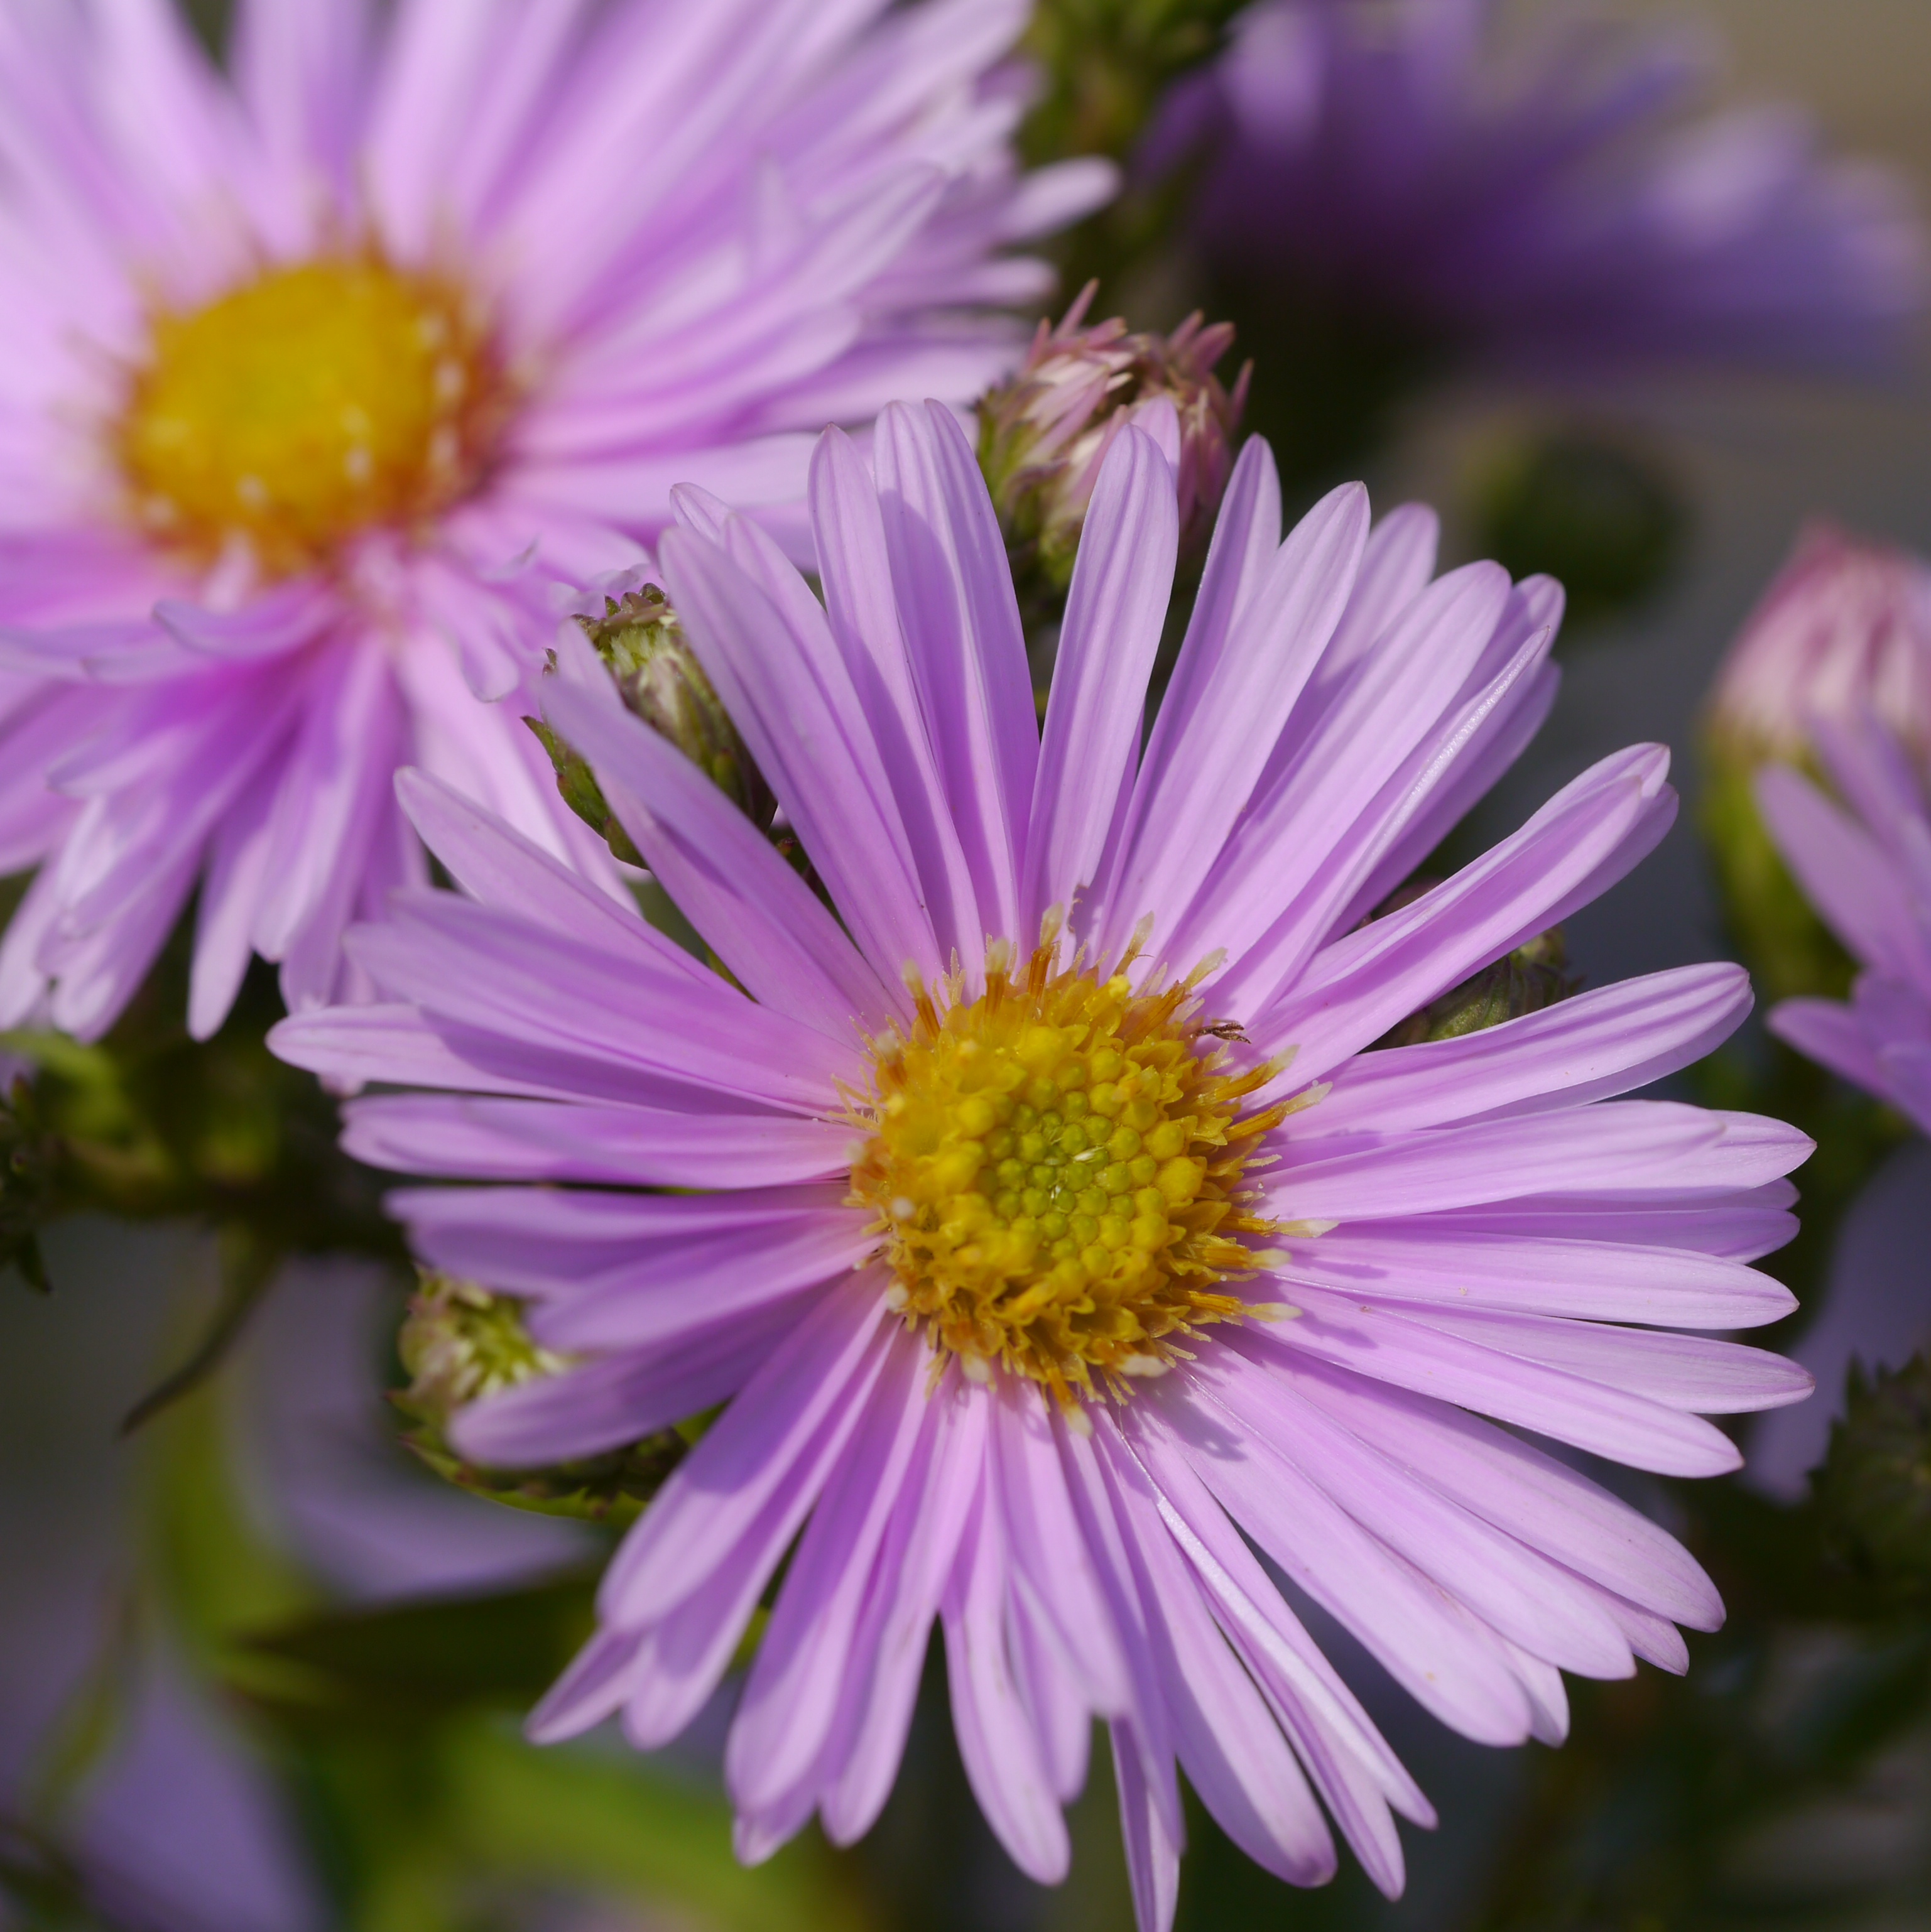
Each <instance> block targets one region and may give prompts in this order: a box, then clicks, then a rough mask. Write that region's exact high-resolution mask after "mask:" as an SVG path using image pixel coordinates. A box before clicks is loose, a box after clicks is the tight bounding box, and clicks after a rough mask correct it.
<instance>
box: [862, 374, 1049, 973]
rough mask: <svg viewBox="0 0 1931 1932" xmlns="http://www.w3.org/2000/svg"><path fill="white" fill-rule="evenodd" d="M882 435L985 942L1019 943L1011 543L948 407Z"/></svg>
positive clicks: (903, 593)
mask: <svg viewBox="0 0 1931 1932" xmlns="http://www.w3.org/2000/svg"><path fill="white" fill-rule="evenodd" d="M874 434H875V444H874V452H873V461H874V463H875V466H876V468H877V471H878V500H879V505H880V508H881V511H882V512H883V515H884V529H885V547H886V550H887V553H888V554H889V556H890V559H891V569H892V581H893V587H894V589H895V590H896V593H897V599H898V607H899V622H901V624H902V625H903V626H904V630H905V643H906V646H907V648H908V650H909V651H910V652H911V661H912V667H913V674H914V678H915V679H916V682H917V686H918V691H919V695H920V700H921V703H922V706H923V710H924V712H925V717H926V725H927V728H928V729H929V731H930V732H931V734H932V746H933V749H934V751H935V754H936V756H937V759H938V769H939V772H940V775H941V778H943V780H944V785H945V792H946V796H947V799H948V800H949V801H950V805H951V808H952V820H953V824H954V825H955V826H956V827H957V828H958V830H959V838H960V839H961V841H962V844H963V846H964V848H965V856H966V862H967V864H968V865H969V867H970V868H971V870H972V880H973V886H974V890H975V896H976V898H977V899H978V908H979V913H980V916H981V918H982V919H984V921H985V923H986V936H987V937H991V938H1007V939H1010V940H1012V941H1014V942H1015V943H1017V944H1020V945H1021V946H1025V945H1027V944H1030V943H1031V941H1032V938H1033V935H1032V933H1030V932H1027V931H1025V930H1024V929H1023V925H1022V921H1021V917H1020V904H1019V868H1020V859H1021V853H1020V839H1021V838H1022V836H1023V829H1024V827H1025V825H1026V817H1027V814H1028V811H1029V807H1030V805H1031V802H1032V790H1033V775H1034V772H1035V769H1036V767H1037V765H1038V756H1039V751H1038V747H1039V737H1038V727H1037V725H1036V724H1035V712H1034V709H1033V701H1032V680H1031V678H1030V677H1029V675H1028V673H1027V670H1026V644H1025V640H1024V639H1023V637H1022V636H1021V634H1020V622H1019V607H1018V604H1017V601H1015V599H1014V595H1013V587H1012V575H1011V569H1010V567H1009V566H1008V563H1007V562H1006V554H1005V543H1004V541H1003V540H1002V538H1001V537H1000V535H999V525H998V523H997V522H996V520H995V519H994V517H993V506H992V501H991V499H990V497H989V496H987V493H986V484H985V481H984V478H983V477H981V475H980V473H979V465H978V460H977V459H976V458H975V457H974V455H973V454H972V448H971V446H970V445H969V443H967V442H966V440H965V432H964V431H962V430H961V429H960V428H959V425H958V423H957V422H956V420H955V419H954V418H953V416H952V414H951V413H950V410H946V409H944V408H942V407H941V406H940V405H938V404H935V403H934V404H928V405H927V406H926V407H925V408H924V409H923V410H919V409H913V408H910V407H906V406H905V405H904V404H893V405H891V406H890V407H888V408H887V410H886V411H885V413H884V415H883V416H881V417H880V418H879V419H878V427H877V429H876V431H875V433H874Z"/></svg>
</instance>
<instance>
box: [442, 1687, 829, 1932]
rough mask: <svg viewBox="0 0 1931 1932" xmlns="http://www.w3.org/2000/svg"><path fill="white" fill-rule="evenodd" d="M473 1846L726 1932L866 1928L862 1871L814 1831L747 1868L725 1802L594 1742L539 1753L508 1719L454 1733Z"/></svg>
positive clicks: (449, 1762)
mask: <svg viewBox="0 0 1931 1932" xmlns="http://www.w3.org/2000/svg"><path fill="white" fill-rule="evenodd" d="M444 1764H445V1766H446V1776H447V1778H448V1779H449V1793H450V1798H449V1806H450V1812H451V1816H452V1820H453V1821H454V1824H455V1832H456V1834H457V1842H458V1844H459V1845H460V1846H461V1849H462V1850H463V1852H464V1854H465V1855H467V1856H468V1857H470V1858H473V1859H474V1860H476V1861H477V1862H478V1863H479V1864H482V1865H485V1866H487V1867H489V1868H490V1869H492V1870H496V1871H498V1872H501V1873H506V1874H515V1875H517V1876H522V1877H525V1878H529V1879H551V1880H561V1881H566V1882H571V1883H573V1884H578V1885H591V1886H602V1887H608V1888H611V1889H613V1890H620V1891H626V1892H629V1893H631V1894H633V1895H635V1896H637V1897H641V1898H644V1899H649V1900H653V1901H656V1902H659V1903H662V1904H663V1905H665V1906H671V1907H673V1908H681V1909H683V1910H684V1911H686V1912H689V1913H690V1914H692V1915H694V1916H695V1918H697V1920H698V1922H699V1923H700V1924H702V1925H704V1927H714V1928H716V1932H845V1928H850V1932H859V1928H861V1927H863V1926H864V1925H865V1924H866V1922H867V1919H866V1914H865V1912H864V1911H863V1906H862V1903H861V1901H860V1896H859V1894H858V1892H857V1888H856V1885H855V1884H854V1874H853V1873H851V1869H850V1867H848V1864H845V1861H842V1860H840V1859H839V1858H837V1857H836V1855H834V1854H833V1852H831V1851H830V1849H829V1848H828V1847H827V1846H825V1844H824V1842H823V1841H821V1840H820V1839H818V1838H817V1837H816V1836H815V1835H806V1836H804V1837H801V1838H797V1839H794V1840H793V1841H792V1842H791V1843H790V1844H789V1845H788V1846H785V1849H783V1850H782V1851H781V1852H779V1853H778V1854H777V1855H776V1856H775V1857H774V1858H771V1859H770V1861H768V1862H767V1863H765V1864H761V1865H758V1866H755V1867H749V1868H746V1867H744V1866H742V1865H740V1864H738V1862H737V1859H736V1858H735V1857H734V1855H733V1853H732V1851H731V1813H730V1808H729V1806H728V1805H726V1803H725V1801H724V1800H723V1799H722V1797H720V1796H716V1795H714V1794H713V1793H710V1792H707V1791H705V1790H702V1789H701V1788H699V1787H695V1785H693V1784H687V1783H686V1782H684V1781H682V1780H679V1779H676V1778H672V1777H671V1776H669V1775H666V1774H665V1772H663V1771H662V1770H661V1769H658V1768H657V1767H656V1766H653V1765H651V1764H650V1763H647V1761H645V1760H641V1759H639V1758H637V1757H633V1756H629V1755H624V1756H618V1755H617V1754H612V1753H606V1752H603V1751H599V1750H597V1749H596V1748H595V1747H593V1746H585V1747H576V1748H572V1747H568V1746H564V1747H552V1748H548V1749H539V1748H536V1747H534V1746H532V1745H526V1744H524V1742H522V1741H521V1739H519V1738H518V1737H517V1736H515V1734H514V1733H512V1731H511V1730H509V1728H508V1727H506V1725H504V1724H502V1723H500V1722H497V1723H491V1722H489V1721H478V1722H476V1723H473V1724H470V1725H467V1726H465V1727H461V1728H460V1729H457V1730H452V1731H451V1732H450V1733H449V1736H448V1741H447V1746H446V1756H445V1758H444Z"/></svg>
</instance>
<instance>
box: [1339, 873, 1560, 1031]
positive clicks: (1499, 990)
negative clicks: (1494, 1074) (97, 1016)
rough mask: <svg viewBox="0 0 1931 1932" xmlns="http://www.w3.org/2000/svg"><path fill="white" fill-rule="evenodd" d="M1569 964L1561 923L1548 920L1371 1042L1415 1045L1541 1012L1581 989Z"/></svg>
mask: <svg viewBox="0 0 1931 1932" xmlns="http://www.w3.org/2000/svg"><path fill="white" fill-rule="evenodd" d="M1389 910H1393V907H1392V906H1391V907H1389ZM1568 964H1569V949H1568V947H1567V945H1566V943H1565V942H1564V941H1563V932H1562V928H1561V927H1560V926H1551V927H1550V929H1548V932H1542V933H1538V934H1537V935H1536V937H1535V938H1533V939H1531V940H1530V941H1527V944H1524V945H1521V946H1518V947H1516V949H1515V951H1514V952H1512V953H1506V954H1504V955H1503V957H1502V958H1501V959H1498V960H1497V961H1496V962H1494V965H1489V966H1485V967H1483V968H1482V970H1481V971H1480V972H1479V973H1476V974H1471V975H1470V977H1468V978H1467V979H1466V980H1463V982H1462V983H1461V985H1460V986H1453V987H1451V988H1450V989H1449V991H1448V992H1446V993H1444V994H1443V995H1442V996H1441V997H1440V998H1439V999H1436V1000H1431V1001H1429V1002H1428V1004H1427V1005H1426V1006H1425V1007H1422V1010H1420V1012H1419V1013H1410V1015H1409V1016H1408V1017H1407V1019H1405V1020H1403V1021H1401V1022H1400V1023H1399V1024H1398V1025H1395V1026H1393V1027H1391V1028H1389V1030H1388V1031H1387V1032H1386V1033H1385V1034H1383V1035H1382V1036H1381V1037H1380V1039H1379V1040H1377V1041H1376V1042H1375V1043H1374V1044H1375V1046H1378V1047H1379V1046H1419V1045H1420V1044H1421V1043H1422V1042H1423V1041H1424V1040H1458V1039H1460V1038H1461V1036H1462V1035H1463V1034H1469V1033H1480V1032H1482V1031H1483V1030H1484V1029H1485V1028H1488V1027H1492V1026H1500V1025H1501V1024H1502V1022H1503V1021H1504V1020H1512V1019H1520V1018H1521V1016H1522V1015H1523V1014H1524V1013H1540V1012H1541V1011H1542V1009H1543V1008H1544V1007H1552V1006H1554V1004H1555V1003H1556V1002H1557V1001H1558V1000H1566V999H1567V998H1569V995H1571V994H1572V993H1577V992H1581V990H1582V980H1581V976H1580V975H1578V974H1572V973H1570V972H1569V971H1567V970H1566V969H1567V967H1568Z"/></svg>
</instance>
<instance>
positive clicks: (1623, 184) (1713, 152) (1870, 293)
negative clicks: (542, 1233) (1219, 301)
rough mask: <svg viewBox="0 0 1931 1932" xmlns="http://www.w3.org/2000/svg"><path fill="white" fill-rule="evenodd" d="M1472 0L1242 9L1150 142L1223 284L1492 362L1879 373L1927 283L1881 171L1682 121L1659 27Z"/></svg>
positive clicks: (1773, 116)
mask: <svg viewBox="0 0 1931 1932" xmlns="http://www.w3.org/2000/svg"><path fill="white" fill-rule="evenodd" d="M1496 13H1497V7H1496V6H1495V5H1494V0H1373V4H1371V0H1264V4H1262V5H1256V6H1254V7H1250V8H1249V9H1248V11H1247V12H1246V13H1245V14H1244V15H1243V16H1242V17H1241V18H1240V20H1239V21H1238V22H1237V23H1236V26H1235V28H1234V31H1233V40H1232V44H1231V45H1230V47H1229V48H1228V49H1227V52H1226V53H1225V55H1224V56H1223V57H1222V58H1221V60H1220V61H1219V62H1218V64H1217V65H1215V66H1214V67H1213V68H1212V69H1210V70H1209V71H1207V72H1206V73H1204V74H1200V75H1198V76H1196V77H1190V78H1189V79H1188V80H1186V81H1185V82H1183V83H1182V84H1181V85H1180V86H1179V87H1178V88H1177V89H1176V90H1175V91H1174V92H1173V94H1172V95H1170V98H1169V99H1168V101H1167V104H1166V105H1165V107H1164V111H1163V112H1162V113H1161V115H1159V116H1158V118H1157V120H1156V123H1155V129H1154V131H1153V133H1152V135H1151V136H1150V137H1149V142H1148V145H1147V149H1146V157H1145V160H1146V166H1147V167H1148V168H1149V170H1150V171H1151V172H1152V173H1153V174H1155V175H1164V173H1166V172H1167V171H1168V170H1170V169H1173V167H1175V166H1178V165H1181V164H1182V163H1186V164H1189V165H1194V166H1199V167H1200V169H1201V176H1200V184H1199V190H1198V193H1197V198H1196V199H1195V200H1194V203H1193V205H1192V208H1191V214H1190V216H1189V217H1188V223H1189V225H1188V233H1190V235H1191V237H1192V238H1193V239H1194V243H1195V245H1197V247H1198V248H1199V249H1200V251H1202V253H1203V255H1204V256H1205V257H1206V259H1207V260H1208V261H1209V263H1211V265H1212V267H1213V268H1214V269H1215V271H1216V272H1218V274H1219V275H1221V277H1222V278H1224V281H1227V283H1228V284H1230V285H1239V286H1242V287H1254V288H1256V289H1257V290H1263V291H1272V293H1274V294H1275V295H1276V296H1279V297H1280V298H1281V299H1284V300H1287V301H1289V302H1292V303H1293V304H1295V305H1298V306H1302V307H1310V306H1311V307H1313V308H1320V309H1326V310H1332V311H1338V312H1340V313H1341V314H1344V315H1346V316H1348V317H1359V318H1362V319H1363V320H1365V321H1367V322H1369V323H1372V324H1373V325H1374V327H1375V328H1376V329H1377V330H1378V331H1379V332H1380V333H1381V334H1383V335H1385V336H1387V337H1390V338H1398V339H1401V340H1403V341H1408V342H1410V343H1412V344H1416V345H1419V346H1421V347H1424V348H1425V349H1427V350H1430V351H1432V352H1433V353H1441V352H1443V351H1444V350H1446V351H1448V352H1451V353H1455V354H1458V355H1461V356H1466V357H1469V358H1473V359H1477V360H1479V361H1481V362H1486V363H1490V364H1497V363H1500V364H1506V365H1507V366H1508V367H1509V368H1510V369H1511V370H1512V371H1524V370H1533V371H1544V372H1551V373H1557V374H1560V373H1580V372H1587V371H1597V370H1600V369H1602V368H1608V367H1615V366H1620V365H1628V364H1630V363H1639V362H1676V361H1680V360H1685V359H1691V360H1695V361H1698V362H1742V363H1752V364H1770V365H1800V366H1803V367H1821V368H1869V367H1871V366H1873V365H1881V364H1883V363H1884V362H1886V360H1887V359H1888V358H1890V357H1891V356H1893V355H1894V354H1895V353H1896V352H1897V351H1898V350H1899V349H1900V348H1901V347H1902V344H1903V342H1904V340H1905V331H1906V327H1907V325H1908V324H1909V323H1911V320H1913V319H1914V317H1915V316H1916V315H1917V312H1918V310H1919V307H1920V302H1921V300H1922V297H1923V289H1924V281H1925V278H1924V251H1923V245H1922V242H1921V239H1920V230H1919V229H1918V226H1917V223H1916V222H1915V220H1914V217H1913V216H1912V214H1911V212H1910V211H1909V209H1908V205H1907V203H1906V201H1905V196H1904V194H1903V192H1902V189H1901V187H1900V185H1899V182H1898V181H1896V179H1895V178H1893V177H1892V176H1891V175H1888V174H1887V173H1886V172H1884V171H1882V170H1881V169H1877V168H1875V167H1870V166H1861V165H1857V164H1854V163H1845V162H1840V161H1835V160H1827V159H1825V158H1823V157H1820V155H1819V154H1818V151H1817V146H1816V142H1815V135H1814V133H1813V130H1812V127H1811V126H1810V124H1809V121H1807V120H1806V118H1805V117H1804V116H1803V115H1802V114H1801V113H1798V112H1797V111H1796V110H1793V109H1790V108H1787V107H1767V108H1762V109H1756V110H1746V111H1738V112H1732V113H1723V114H1720V115H1716V116H1714V117H1713V118H1706V119H1701V120H1695V119H1692V118H1689V110H1691V109H1692V107H1694V106H1695V104H1697V102H1698V100H1699V98H1700V97H1701V95H1703V94H1704V90H1705V86H1706V81H1707V67H1708V62H1707V58H1705V57H1704V55H1703V53H1702V51H1701V47H1700V46H1699V45H1698V43H1696V42H1695V41H1693V40H1689V39H1688V38H1686V37H1684V36H1683V35H1681V34H1675V35H1665V36H1659V35H1656V34H1649V35H1641V36H1638V35H1632V34H1629V33H1626V32H1624V33H1618V32H1616V31H1613V30H1611V28H1609V27H1608V26H1607V25H1606V24H1605V23H1601V22H1591V21H1589V20H1586V19H1584V20H1575V19H1573V18H1572V19H1571V20H1569V21H1566V22H1565V23H1563V24H1562V25H1560V26H1555V27H1551V28H1546V29H1545V30H1544V31H1542V32H1541V33H1540V34H1538V35H1536V36H1535V37H1533V38H1531V39H1530V40H1527V42H1525V43H1523V44H1521V45H1519V46H1505V45H1504V44H1503V40H1502V37H1501V34H1500V31H1499V29H1498V25H1497V20H1496V18H1495V16H1496Z"/></svg>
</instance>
